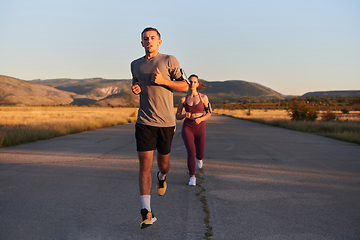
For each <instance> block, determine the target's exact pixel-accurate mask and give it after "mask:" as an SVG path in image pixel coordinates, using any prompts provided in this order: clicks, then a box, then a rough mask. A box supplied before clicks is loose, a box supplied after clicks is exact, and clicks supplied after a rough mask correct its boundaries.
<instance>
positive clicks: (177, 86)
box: [151, 68, 189, 92]
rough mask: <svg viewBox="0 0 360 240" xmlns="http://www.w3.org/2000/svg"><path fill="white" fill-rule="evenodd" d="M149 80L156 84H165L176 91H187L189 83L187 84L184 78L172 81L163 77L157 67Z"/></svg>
mask: <svg viewBox="0 0 360 240" xmlns="http://www.w3.org/2000/svg"><path fill="white" fill-rule="evenodd" d="M151 80H152V81H153V82H154V83H156V84H158V85H163V86H166V87H168V88H170V89H172V90H174V91H178V92H187V91H188V89H189V85H188V84H187V82H186V80H181V81H172V80H168V79H165V78H164V77H163V76H162V74H161V72H160V70H159V69H158V68H156V72H155V73H154V74H153V76H152V79H151Z"/></svg>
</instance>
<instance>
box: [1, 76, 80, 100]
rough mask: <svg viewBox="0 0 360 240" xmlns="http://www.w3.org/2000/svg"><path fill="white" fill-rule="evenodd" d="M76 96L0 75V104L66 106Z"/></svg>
mask: <svg viewBox="0 0 360 240" xmlns="http://www.w3.org/2000/svg"><path fill="white" fill-rule="evenodd" d="M76 95H77V94H75V93H72V92H65V91H61V90H58V89H55V88H52V87H49V86H46V85H42V84H39V83H36V82H31V81H24V80H20V79H17V78H13V77H7V76H3V75H0V104H6V105H67V104H70V103H72V102H73V99H74V97H76Z"/></svg>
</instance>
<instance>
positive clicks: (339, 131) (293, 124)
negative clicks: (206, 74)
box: [223, 114, 360, 144]
mask: <svg viewBox="0 0 360 240" xmlns="http://www.w3.org/2000/svg"><path fill="white" fill-rule="evenodd" d="M223 115H225V114H223ZM227 116H232V115H227ZM232 117H234V116H232ZM235 118H239V117H235ZM239 119H243V120H248V121H252V122H258V123H262V124H267V125H271V126H275V127H282V128H286V129H291V130H295V131H300V132H306V133H311V134H316V135H320V136H324V137H329V138H334V139H337V140H341V141H346V142H351V143H356V144H360V122H359V121H330V122H326V121H313V122H304V121H291V120H285V119H283V120H282V119H277V120H268V119H257V118H252V119H245V118H239Z"/></svg>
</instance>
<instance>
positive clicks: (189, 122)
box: [176, 74, 211, 186]
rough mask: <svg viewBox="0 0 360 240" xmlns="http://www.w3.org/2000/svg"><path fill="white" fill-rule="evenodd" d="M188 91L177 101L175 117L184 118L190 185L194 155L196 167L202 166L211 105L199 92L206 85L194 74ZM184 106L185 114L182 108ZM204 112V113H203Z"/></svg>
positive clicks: (191, 183)
mask: <svg viewBox="0 0 360 240" xmlns="http://www.w3.org/2000/svg"><path fill="white" fill-rule="evenodd" d="M189 82H190V91H189V93H188V94H187V95H186V96H185V97H182V98H181V99H180V101H179V104H178V107H177V112H176V119H177V120H181V119H184V118H185V120H184V123H183V127H182V132H181V135H182V138H183V140H184V144H185V147H186V150H187V166H188V169H189V175H190V181H189V185H190V186H195V185H196V177H195V156H196V159H197V160H196V164H197V166H198V168H200V169H201V168H202V167H203V161H202V159H203V158H204V152H205V140H206V125H205V120H207V119H208V118H209V117H210V116H211V107H210V103H209V99H208V97H207V96H206V95H204V94H200V93H199V91H201V90H203V89H204V88H205V87H206V85H204V84H203V83H201V82H200V81H199V78H198V76H196V75H195V74H193V75H191V76H190V77H189ZM183 108H185V114H182V110H183ZM204 113H205V114H204Z"/></svg>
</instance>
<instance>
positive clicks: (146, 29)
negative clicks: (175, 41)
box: [141, 27, 161, 39]
mask: <svg viewBox="0 0 360 240" xmlns="http://www.w3.org/2000/svg"><path fill="white" fill-rule="evenodd" d="M148 31H155V32H156V33H157V35H159V38H160V39H161V35H160V32H159V31H158V30H157V29H156V28H153V27H147V28H145V29H144V30H143V31H142V32H141V39H142V38H143V34H144V33H145V32H148Z"/></svg>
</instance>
